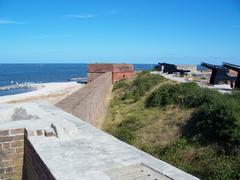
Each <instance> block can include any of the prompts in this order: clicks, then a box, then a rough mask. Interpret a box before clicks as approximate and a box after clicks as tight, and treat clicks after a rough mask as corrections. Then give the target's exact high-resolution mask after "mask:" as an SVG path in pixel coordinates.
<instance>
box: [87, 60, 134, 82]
mask: <svg viewBox="0 0 240 180" xmlns="http://www.w3.org/2000/svg"><path fill="white" fill-rule="evenodd" d="M105 72H112V83H115V82H117V81H119V80H121V79H124V78H129V77H132V76H133V65H131V64H89V65H88V75H87V76H88V82H91V81H93V80H94V79H96V78H97V77H99V76H100V75H102V74H104V73H105Z"/></svg>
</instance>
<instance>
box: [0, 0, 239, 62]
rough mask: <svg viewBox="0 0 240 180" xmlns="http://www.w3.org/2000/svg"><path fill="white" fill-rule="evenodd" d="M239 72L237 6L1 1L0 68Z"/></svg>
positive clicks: (218, 2)
mask: <svg viewBox="0 0 240 180" xmlns="http://www.w3.org/2000/svg"><path fill="white" fill-rule="evenodd" d="M162 61H165V62H172V63H188V64H189V63H191V64H199V63H200V62H201V61H207V62H210V63H218V64H220V63H221V62H222V61H228V62H232V63H238V64H240V0H0V63H94V62H115V63H116V62H118V63H120V62H125V63H157V62H162Z"/></svg>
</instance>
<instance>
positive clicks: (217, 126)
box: [192, 97, 240, 151]
mask: <svg viewBox="0 0 240 180" xmlns="http://www.w3.org/2000/svg"><path fill="white" fill-rule="evenodd" d="M192 121H194V122H195V123H194V124H195V125H194V126H193V128H194V131H195V133H196V134H198V135H200V136H201V137H202V139H204V140H208V141H213V142H218V143H219V144H221V145H223V147H224V148H225V151H230V150H231V149H232V146H236V145H239V144H240V104H238V103H237V102H236V101H235V100H233V99H231V98H230V99H229V98H226V97H221V98H216V99H214V101H212V102H211V103H205V104H204V105H202V106H201V107H200V108H199V110H197V111H196V112H195V113H194V115H193V117H192Z"/></svg>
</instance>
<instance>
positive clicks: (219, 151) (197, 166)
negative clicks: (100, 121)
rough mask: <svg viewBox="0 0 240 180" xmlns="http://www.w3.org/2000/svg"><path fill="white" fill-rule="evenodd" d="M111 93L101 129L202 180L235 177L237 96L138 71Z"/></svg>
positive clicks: (239, 162) (239, 160)
mask: <svg viewBox="0 0 240 180" xmlns="http://www.w3.org/2000/svg"><path fill="white" fill-rule="evenodd" d="M112 95H113V97H112V100H111V103H110V108H109V111H108V115H107V118H106V119H105V121H104V125H103V129H104V130H105V131H107V132H109V133H110V134H112V135H114V136H115V137H117V138H119V139H121V140H123V141H125V142H127V143H129V144H131V145H133V146H135V147H137V148H139V149H141V150H143V151H145V152H147V153H150V154H152V155H153V156H155V157H157V158H159V159H161V160H164V161H166V162H168V163H170V164H172V165H174V166H176V167H178V168H180V169H182V170H184V171H186V172H189V173H191V174H193V175H195V176H197V177H199V178H201V179H237V178H239V177H240V152H239V146H238V145H239V142H238V139H240V129H239V127H240V123H239V118H240V114H239V113H240V106H239V105H240V102H239V99H240V94H239V93H235V94H233V95H222V94H220V93H218V92H216V91H213V90H208V89H204V88H200V87H198V86H197V85H196V84H195V83H186V84H176V83H175V82H173V81H169V80H167V79H165V78H163V77H161V76H159V75H153V74H150V73H149V72H143V73H140V74H138V75H137V76H136V77H135V78H133V79H129V80H122V81H120V82H118V83H116V84H115V85H114V88H113V94H112ZM139 95H140V96H139ZM233 105H235V106H234V108H233V107H232V106H233Z"/></svg>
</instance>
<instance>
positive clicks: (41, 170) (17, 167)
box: [0, 129, 55, 180]
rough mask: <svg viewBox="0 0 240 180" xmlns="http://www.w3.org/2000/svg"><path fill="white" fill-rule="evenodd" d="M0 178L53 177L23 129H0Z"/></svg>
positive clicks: (47, 179)
mask: <svg viewBox="0 0 240 180" xmlns="http://www.w3.org/2000/svg"><path fill="white" fill-rule="evenodd" d="M0 179H1V180H22V179H23V180H42V179H44V180H54V179H55V178H54V177H53V175H52V174H51V173H50V171H49V170H48V168H47V167H46V165H45V164H44V162H43V161H42V160H41V158H40V157H39V155H38V154H37V152H36V151H35V149H34V148H33V146H32V145H31V143H30V141H29V140H28V137H27V132H26V130H25V129H10V130H1V131H0Z"/></svg>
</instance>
